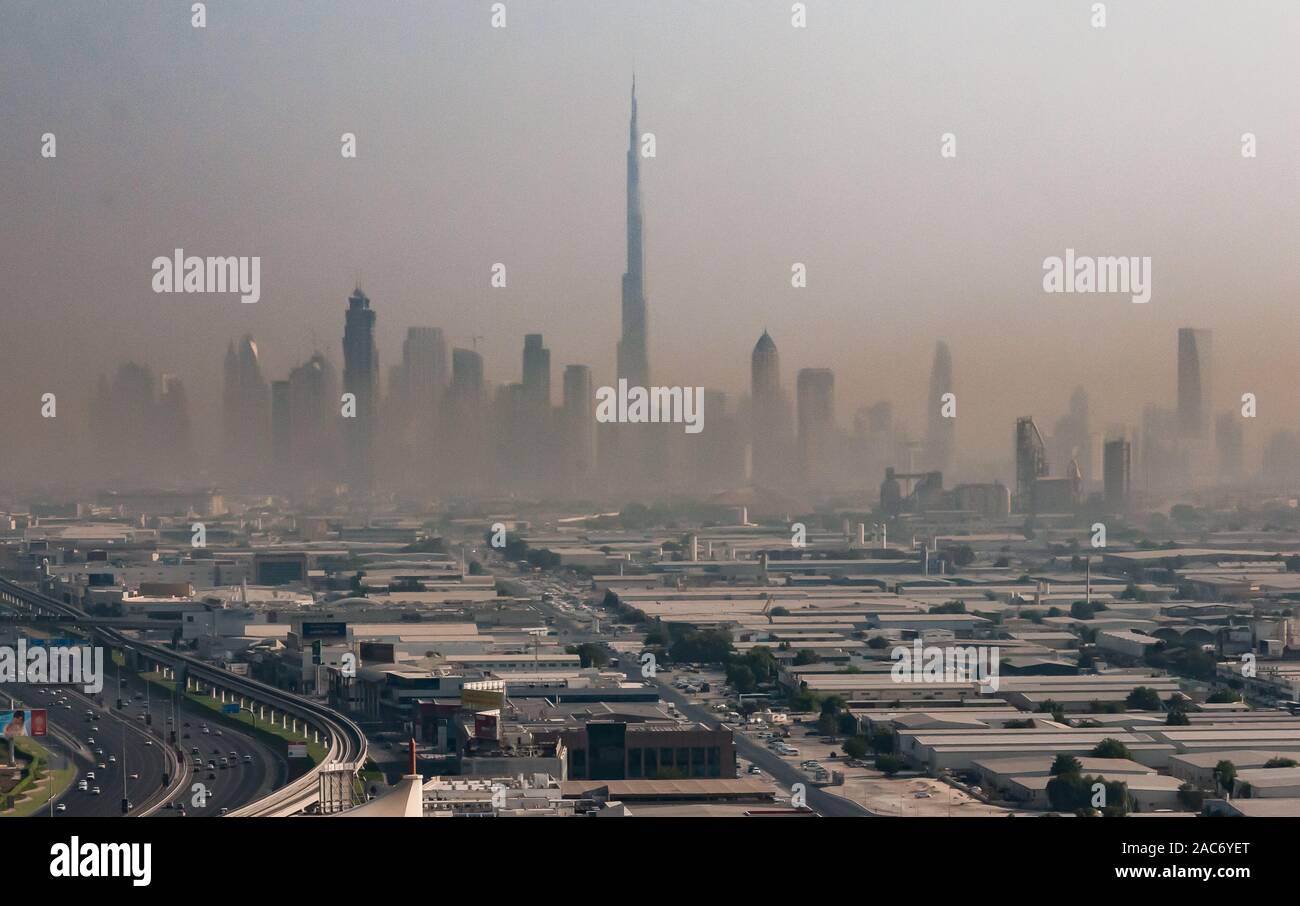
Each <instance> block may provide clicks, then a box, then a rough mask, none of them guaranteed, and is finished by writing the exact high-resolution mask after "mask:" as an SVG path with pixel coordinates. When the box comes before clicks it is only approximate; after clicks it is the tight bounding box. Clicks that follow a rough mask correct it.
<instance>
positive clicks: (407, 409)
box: [384, 327, 450, 490]
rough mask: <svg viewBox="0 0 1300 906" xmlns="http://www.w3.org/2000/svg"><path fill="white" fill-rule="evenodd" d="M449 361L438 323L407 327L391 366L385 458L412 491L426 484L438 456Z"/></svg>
mask: <svg viewBox="0 0 1300 906" xmlns="http://www.w3.org/2000/svg"><path fill="white" fill-rule="evenodd" d="M449 367H450V359H449V357H448V355H447V341H446V340H445V339H444V337H443V333H442V328H439V327H409V328H407V331H406V339H405V341H403V343H402V361H401V363H400V364H398V365H397V366H395V367H394V368H392V369H390V371H389V379H388V398H387V402H386V404H385V406H384V424H385V428H384V431H385V435H386V437H387V438H388V439H389V441H390V442H388V443H385V444H384V448H385V461H386V462H388V463H389V464H390V465H391V467H392V469H391V472H390V474H392V475H393V476H394V477H395V478H397V479H398V483H399V484H403V485H405V486H406V487H407V488H408V489H417V490H418V489H422V488H424V487H426V486H427V485H428V483H429V479H430V478H431V473H432V470H433V468H434V465H435V463H436V461H437V460H438V459H439V458H440V457H439V456H438V449H437V443H438V430H437V426H438V409H439V407H440V406H441V404H442V398H443V394H444V393H445V392H446V388H447V380H448V372H449Z"/></svg>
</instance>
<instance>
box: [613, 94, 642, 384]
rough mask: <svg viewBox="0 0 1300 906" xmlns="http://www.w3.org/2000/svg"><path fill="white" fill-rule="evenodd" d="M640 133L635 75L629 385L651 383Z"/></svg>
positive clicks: (626, 354) (625, 358)
mask: <svg viewBox="0 0 1300 906" xmlns="http://www.w3.org/2000/svg"><path fill="white" fill-rule="evenodd" d="M639 145H640V136H639V135H637V126H636V79H633V80H632V118H631V120H630V121H629V124H628V147H627V272H626V273H624V274H623V335H622V338H621V339H620V340H619V341H618V376H619V377H620V378H627V382H628V385H629V386H633V387H635V386H640V387H649V386H650V357H649V352H648V350H647V345H648V335H647V325H646V299H645V275H644V272H643V265H644V252H645V245H644V242H643V237H642V227H641V164H640V158H639Z"/></svg>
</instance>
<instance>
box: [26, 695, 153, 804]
mask: <svg viewBox="0 0 1300 906" xmlns="http://www.w3.org/2000/svg"><path fill="white" fill-rule="evenodd" d="M3 691H4V692H5V693H6V698H7V699H8V700H13V699H16V700H17V701H18V702H20V703H21V705H20V706H21V707H23V708H45V709H46V711H47V712H48V719H49V724H50V726H51V728H52V730H51V734H52V735H47V736H46V737H45V739H43V740H38V741H39V742H41V743H42V744H43V745H46V746H47V747H48V748H50V749H51V750H52V751H53V752H56V753H58V754H59V755H61V756H62V757H63V758H65V759H71V760H72V762H73V764H74V765H75V766H76V768H77V776H76V780H74V782H73V785H72V787H71V788H69V790H68V791H67V792H65V793H64V794H63V795H62V796H61V797H60V798H59V799H58V800H57V802H56V804H55V808H56V809H57V807H58V803H62V804H63V805H64V806H65V810H63V811H56V812H55V814H56V815H74V816H80V817H112V816H120V815H121V814H122V798H123V790H125V791H126V798H127V799H129V800H130V801H131V802H132V803H133V804H134V806H135V811H139V810H141V809H143V808H145V807H147V806H148V805H150V804H152V803H153V802H154V801H155V800H156V798H157V797H158V795H159V792H160V791H161V790H162V788H163V773H164V771H165V770H167V771H171V772H172V773H174V767H172V766H173V765H174V764H175V761H174V760H172V759H169V758H168V755H167V753H166V751H165V749H164V747H163V746H162V744H161V742H159V741H155V740H151V739H150V737H149V735H148V734H147V733H146V732H145V731H144V730H143V729H142V728H140V727H137V726H134V725H132V723H131V721H130V719H129V718H127V717H124V716H122V715H119V714H114V713H111V712H108V711H105V710H104V709H102V708H99V707H97V706H96V705H95V702H94V698H93V697H91V696H87V695H85V694H84V693H82V692H81V691H80V690H79V689H78V690H74V689H72V688H71V687H63V686H27V685H24V686H22V687H18V686H17V685H16V684H7V685H6V686H5V687H4V689H3ZM87 710H93V711H94V712H95V713H94V717H93V719H87V717H86V711H87ZM68 739H72V740H75V741H76V745H75V746H74V745H73V744H72V743H69V742H68V741H67V740H68ZM92 739H93V740H94V741H93V742H91V740H92ZM92 774H93V778H92V776H91V775H92ZM81 780H85V781H86V789H85V790H84V791H83V790H80V789H79V788H78V781H81ZM96 787H98V788H99V790H100V792H99V793H98V794H95V792H94V790H95V788H96ZM39 814H42V815H48V814H49V810H48V809H43V810H42V811H41V812H40V813H39Z"/></svg>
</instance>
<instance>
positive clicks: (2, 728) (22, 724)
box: [0, 708, 46, 739]
mask: <svg viewBox="0 0 1300 906" xmlns="http://www.w3.org/2000/svg"><path fill="white" fill-rule="evenodd" d="M45 726H46V721H45V709H44V708H37V709H36V710H34V711H0V736H3V737H4V738H6V739H13V738H14V737H15V736H44V735H45Z"/></svg>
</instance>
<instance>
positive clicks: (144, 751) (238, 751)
mask: <svg viewBox="0 0 1300 906" xmlns="http://www.w3.org/2000/svg"><path fill="white" fill-rule="evenodd" d="M105 660H106V663H105V673H106V676H105V678H104V689H103V691H102V692H100V693H99V694H98V695H87V694H85V693H84V692H82V691H81V689H80V688H79V687H64V686H57V687H56V686H34V685H21V686H20V685H18V684H12V683H11V684H5V685H3V686H0V693H3V694H4V700H5V701H6V702H8V697H9V696H14V697H17V698H18V699H19V700H20V701H21V702H22V707H25V708H45V709H46V710H47V712H48V714H49V721H50V724H51V726H52V729H51V734H52V735H50V736H48V737H46V739H44V740H41V742H42V744H44V745H46V746H47V747H48V748H50V749H51V750H52V751H54V752H56V753H58V754H60V755H61V756H62V757H63V758H71V759H72V761H73V762H74V763H75V764H76V766H77V780H78V781H80V780H83V779H84V780H86V782H87V789H86V790H84V791H83V790H81V789H79V787H78V784H77V783H76V782H74V783H73V785H72V787H71V788H70V789H69V790H68V791H67V792H66V793H64V794H63V795H62V796H61V797H59V799H58V800H57V801H56V804H55V806H54V808H55V809H56V811H55V812H54V814H55V816H56V817H57V816H59V815H71V816H86V817H106V816H120V815H121V814H122V790H123V774H125V775H126V777H125V789H126V791H127V798H128V799H129V800H130V801H131V802H132V803H133V805H134V806H135V808H134V809H133V810H132V814H138V813H140V812H141V811H142V810H143V809H145V808H147V807H149V806H151V805H153V804H155V803H156V802H158V801H159V800H160V798H161V792H162V791H163V789H164V786H163V774H164V769H166V771H167V772H168V774H169V775H171V779H175V770H176V769H175V764H176V761H175V759H174V758H169V757H168V754H167V749H168V743H167V736H166V734H167V731H168V729H169V728H170V727H172V726H175V727H176V728H177V737H176V742H177V744H178V746H179V747H180V750H181V752H182V753H183V762H184V764H185V772H186V773H187V774H190V775H192V776H189V777H188V779H187V782H186V783H185V784H184V786H183V787H182V789H181V790H180V792H179V793H178V794H176V795H173V796H171V797H167V800H165V801H171V802H179V803H180V804H181V805H182V806H183V812H182V810H178V809H174V808H170V807H165V808H162V809H159V810H158V811H156V812H155V813H154V814H155V815H158V816H174V817H179V816H181V815H182V813H183V814H184V815H185V816H186V817H196V816H201V817H215V816H219V815H220V814H221V812H222V809H232V810H233V809H235V808H237V807H239V806H241V805H245V804H247V803H249V802H252V801H255V800H257V799H260V798H261V797H263V796H265V795H267V794H268V793H270V792H272V791H273V790H275V789H277V788H278V787H280V786H282V785H283V784H284V782H285V780H286V778H287V776H288V766H287V765H286V763H285V762H284V760H283V759H282V758H281V757H279V756H278V755H277V754H276V753H275V752H274V751H272V750H271V749H270V748H269V747H267V746H266V745H265V744H263V743H262V742H260V741H259V740H256V739H254V738H252V737H251V736H249V735H246V734H244V733H241V732H239V731H236V730H232V729H230V728H228V727H224V726H221V725H219V724H218V723H216V722H215V721H213V720H212V716H211V714H210V713H209V712H207V711H206V710H205V709H203V708H201V707H200V706H197V705H194V704H193V703H190V702H184V701H183V702H182V704H181V708H180V711H179V712H176V711H175V710H174V702H173V700H172V697H171V696H167V695H164V696H162V697H161V698H160V697H159V693H160V691H161V690H159V689H158V687H156V686H152V685H150V684H148V683H146V682H145V681H144V680H142V679H140V678H139V677H137V676H136V675H135V674H133V673H131V672H130V671H119V670H118V668H116V666H115V665H113V664H112V663H111V662H108V659H107V658H106V659H105ZM118 682H121V683H122V687H121V688H122V692H121V696H120V697H121V699H122V703H123V706H124V707H123V708H122V709H121V710H119V709H118V708H117V707H116V704H117V699H116V697H115V696H114V694H113V688H114V684H115V683H118ZM65 701H66V705H65V704H64V702H65ZM5 707H8V704H6V705H5ZM87 710H93V711H94V712H95V717H94V719H93V720H90V719H87V717H86V711H87ZM147 712H151V715H152V721H151V723H146V721H145V720H142V719H141V718H142V717H143V716H144V715H145V714H146V713H147ZM173 722H174V723H173ZM204 724H206V725H207V727H208V732H207V733H204V732H203V726H204ZM60 737H65V738H60ZM66 737H71V739H72V740H75V742H76V745H72V744H70V743H68V742H67V741H66ZM91 738H93V739H94V740H95V742H94V744H90V743H88V740H89V739H91ZM195 748H197V749H198V751H199V754H200V755H201V757H202V760H203V765H204V766H203V768H202V769H195V768H194V767H193V763H194V754H193V750H194V749H195ZM101 749H102V754H99V753H98V752H97V750H101ZM232 752H233V753H234V758H233V765H229V766H221V764H222V762H223V761H225V762H229V761H231V760H232V759H231V753H232ZM110 756H111V757H112V759H114V760H109V759H110ZM246 759H247V760H246ZM209 762H212V763H214V764H216V765H218V767H215V768H213V769H211V770H209V769H208V767H207V765H208V763H209ZM101 765H102V766H101ZM123 765H125V767H126V770H125V771H123V770H122V768H123ZM90 773H93V774H94V775H95V776H94V779H93V780H91V779H89V776H88V775H89V774H90ZM132 775H136V776H132ZM194 784H201V785H202V787H203V789H202V790H196V789H194ZM96 786H98V787H99V789H100V793H99V794H98V795H96V794H95V793H94V792H93V790H94V788H95V787H96ZM59 802H61V803H62V804H63V805H64V806H65V809H64V810H63V811H58V810H57V809H58V803H59ZM200 803H202V804H200ZM49 813H50V812H49V810H48V809H43V810H42V812H41V814H45V815H48V814H49Z"/></svg>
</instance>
